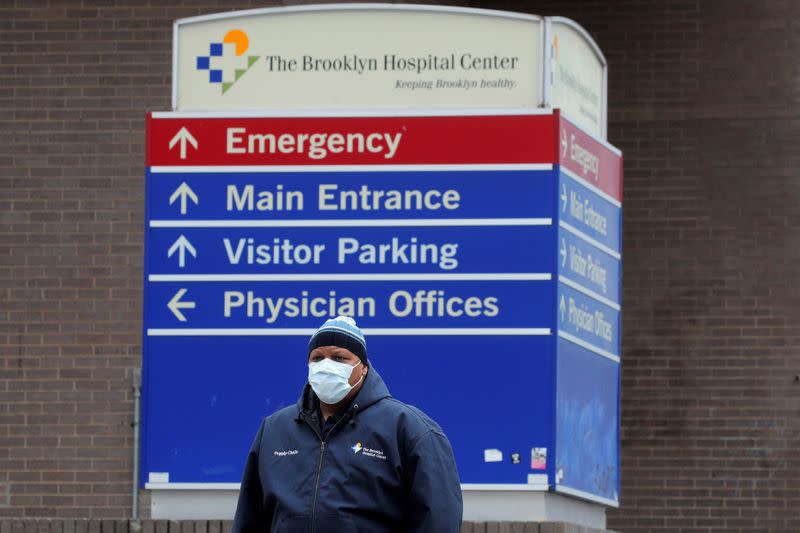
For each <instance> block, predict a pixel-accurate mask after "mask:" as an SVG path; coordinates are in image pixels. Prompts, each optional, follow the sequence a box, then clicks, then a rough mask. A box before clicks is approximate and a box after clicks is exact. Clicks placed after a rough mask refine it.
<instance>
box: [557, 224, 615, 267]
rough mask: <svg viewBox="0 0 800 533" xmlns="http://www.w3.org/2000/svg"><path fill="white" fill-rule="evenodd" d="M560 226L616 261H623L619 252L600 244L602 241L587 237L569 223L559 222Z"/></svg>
mask: <svg viewBox="0 0 800 533" xmlns="http://www.w3.org/2000/svg"><path fill="white" fill-rule="evenodd" d="M558 225H559V226H561V227H562V228H564V229H565V230H567V231H568V232H570V233H572V234H573V235H575V236H576V237H578V238H580V239H583V240H584V241H586V242H588V243H589V244H591V245H592V246H594V247H595V248H598V249H600V250H603V251H604V252H605V253H607V254H608V255H610V256H611V257H613V258H614V259H617V260H620V259H622V255H620V253H619V252H615V251H614V250H612V249H611V248H609V247H608V246H606V245H605V244H603V243H602V242H600V241H597V240H595V239H593V238H591V237H589V236H588V235H586V234H585V233H584V232H582V231H581V230H579V229H576V228H574V227H572V226H570V225H569V224H567V223H566V222H564V221H563V220H559V221H558Z"/></svg>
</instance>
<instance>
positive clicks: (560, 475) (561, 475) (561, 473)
mask: <svg viewBox="0 0 800 533" xmlns="http://www.w3.org/2000/svg"><path fill="white" fill-rule="evenodd" d="M562 479H564V469H563V468H559V469H558V472H556V483H561V480H562Z"/></svg>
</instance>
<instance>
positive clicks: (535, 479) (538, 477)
mask: <svg viewBox="0 0 800 533" xmlns="http://www.w3.org/2000/svg"><path fill="white" fill-rule="evenodd" d="M528 484H529V485H547V474H528Z"/></svg>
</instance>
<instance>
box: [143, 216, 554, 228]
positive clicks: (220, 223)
mask: <svg viewBox="0 0 800 533" xmlns="http://www.w3.org/2000/svg"><path fill="white" fill-rule="evenodd" d="M552 224H553V219H552V218H441V219H439V218H417V219H408V218H405V219H341V220H336V219H327V220H287V219H282V220H151V221H150V227H151V228H322V227H325V228H337V227H350V228H369V227H418V226H419V227H422V226H445V227H448V226H551V225H552Z"/></svg>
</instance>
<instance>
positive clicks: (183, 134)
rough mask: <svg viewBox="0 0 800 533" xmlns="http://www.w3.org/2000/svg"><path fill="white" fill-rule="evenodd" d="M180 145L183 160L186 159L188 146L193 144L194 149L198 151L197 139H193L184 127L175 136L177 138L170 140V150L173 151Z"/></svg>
mask: <svg viewBox="0 0 800 533" xmlns="http://www.w3.org/2000/svg"><path fill="white" fill-rule="evenodd" d="M178 143H180V144H181V159H186V145H187V144H191V145H192V147H193V148H194V149H195V150H197V139H195V138H194V137H192V134H191V133H189V130H187V129H186V128H185V127H182V128H181V129H180V130H178V133H176V134H175V137H173V138H172V139H170V141H169V149H170V150H172V149H173V148H175V145H176V144H178Z"/></svg>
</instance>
